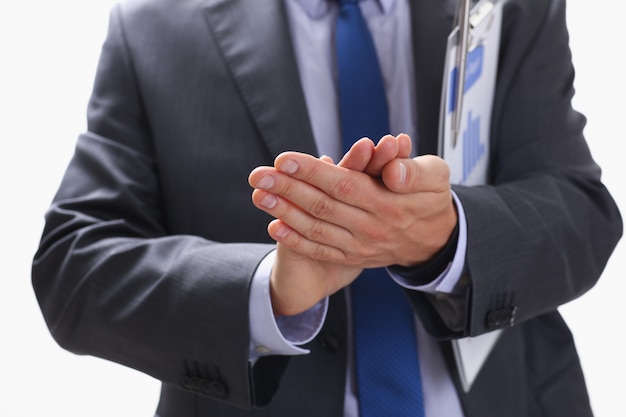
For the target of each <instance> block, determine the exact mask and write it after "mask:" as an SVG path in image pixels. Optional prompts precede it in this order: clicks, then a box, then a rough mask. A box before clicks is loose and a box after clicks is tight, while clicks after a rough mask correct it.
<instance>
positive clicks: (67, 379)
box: [0, 0, 626, 417]
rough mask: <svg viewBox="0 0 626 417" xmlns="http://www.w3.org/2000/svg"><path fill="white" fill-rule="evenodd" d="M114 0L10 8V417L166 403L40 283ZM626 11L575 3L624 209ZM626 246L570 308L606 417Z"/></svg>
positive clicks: (2, 406)
mask: <svg viewBox="0 0 626 417" xmlns="http://www.w3.org/2000/svg"><path fill="white" fill-rule="evenodd" d="M113 3H114V1H113V0H90V1H86V0H56V1H49V0H46V1H44V0H31V1H28V0H22V1H10V0H9V1H5V2H4V3H3V5H2V7H1V8H0V186H1V188H0V189H1V192H2V196H3V197H2V201H1V203H0V381H1V382H0V384H1V386H0V416H3V417H15V416H24V417H36V416H52V417H57V416H64V417H87V416H93V417H97V416H134V417H140V416H145V417H151V416H153V414H154V410H155V408H156V403H157V398H158V391H159V384H158V382H157V381H155V380H154V379H152V378H150V377H148V376H145V375H143V374H140V373H138V372H136V371H132V370H129V369H125V368H123V367H122V366H119V365H115V364H112V363H108V362H106V361H103V360H100V359H96V358H91V357H79V356H76V355H73V354H70V353H68V352H66V351H64V350H62V349H61V348H59V347H58V346H57V345H56V344H55V342H54V341H53V340H52V338H51V337H50V335H49V333H48V331H47V329H46V327H45V324H44V322H43V319H42V317H41V314H40V312H39V308H38V306H37V303H36V300H35V297H34V294H33V291H32V287H31V284H30V262H31V259H32V256H33V254H34V252H35V250H36V247H37V244H38V239H39V236H40V233H41V230H42V228H43V213H44V212H45V210H46V208H47V206H48V204H49V202H50V200H51V199H52V196H53V194H54V192H55V190H56V188H57V187H58V184H59V181H60V179H61V175H62V173H63V171H64V169H65V166H66V164H67V162H68V160H69V158H70V156H71V154H72V151H73V146H74V141H75V140H76V137H77V134H78V133H80V132H81V131H83V130H84V129H85V108H86V104H87V100H88V97H89V93H90V91H91V86H92V81H93V76H94V72H95V68H96V63H97V58H98V55H99V50H100V46H101V44H102V41H103V39H104V35H105V31H106V25H107V21H108V10H109V9H110V7H111V6H112V5H113ZM625 13H626V6H625V5H624V2H623V1H620V0H594V1H582V0H572V1H570V3H569V6H568V19H569V26H570V32H571V46H572V50H573V56H574V63H575V65H576V68H577V78H576V87H577V96H576V99H575V106H576V108H577V109H578V110H580V111H582V112H583V113H585V114H586V115H587V117H588V119H589V123H588V126H587V129H586V134H587V138H588V140H589V144H590V147H591V149H592V152H593V155H594V157H595V159H596V160H597V161H598V162H599V163H600V165H601V166H602V167H603V169H604V180H605V183H606V184H607V186H608V187H609V189H610V190H611V191H612V193H613V195H614V197H615V198H616V200H617V202H618V204H619V206H620V207H621V208H622V210H623V211H624V212H626V187H624V178H625V175H624V172H625V170H624V168H623V165H624V162H623V160H624V159H623V158H624V154H623V153H624V150H625V147H624V145H623V141H624V139H625V137H624V130H625V129H624V127H623V125H624V122H625V121H626V106H625V105H624V99H625V97H626V82H625V81H624V77H625V75H624V74H625V72H624V68H625V67H626V54H625V52H624V51H625V50H626V49H625V46H624V39H625V38H626V36H625V35H626V31H625V29H624V27H625V26H624V24H623V21H624V16H625ZM624 245H625V244H624V243H623V242H622V243H621V244H620V246H619V247H618V249H617V251H616V252H615V254H614V255H613V257H612V259H611V261H610V262H609V265H608V267H607V269H606V271H605V273H604V275H603V277H602V279H601V280H600V282H599V283H598V285H597V286H596V287H595V288H594V289H593V290H592V291H591V292H589V293H588V294H586V295H585V296H583V297H582V298H581V299H579V300H576V301H574V302H572V303H570V304H568V305H566V306H564V307H562V309H561V310H562V312H563V313H564V315H565V317H566V320H567V321H568V323H569V324H570V326H571V328H572V331H573V332H574V336H575V338H576V341H577V344H578V348H579V353H580V356H581V360H582V363H583V367H584V370H585V373H586V376H587V381H588V386H589V391H590V395H591V400H592V405H593V408H594V410H595V412H596V416H597V417H611V416H623V415H626V405H624V393H623V388H624V387H626V382H624V380H623V378H624V376H625V373H626V362H625V360H624V351H625V349H624V348H625V343H624V342H623V337H624V336H623V334H624V333H623V330H622V329H623V327H624V316H625V315H626V313H624V308H623V305H624V304H625V303H626V296H625V294H624V293H625V292H626V281H625V279H624V278H625V271H626V263H625V262H626V260H625V259H624V258H625V256H624V255H625V254H626V249H624ZM320 417H321V416H320ZM486 417H487V416H486ZM489 417H491V416H489ZM501 417H506V416H501Z"/></svg>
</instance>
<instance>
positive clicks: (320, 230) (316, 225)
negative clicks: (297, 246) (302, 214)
mask: <svg viewBox="0 0 626 417" xmlns="http://www.w3.org/2000/svg"><path fill="white" fill-rule="evenodd" d="M325 230H326V229H325V227H324V224H323V223H322V222H321V221H319V220H316V221H314V222H313V224H312V225H311V227H310V228H309V233H308V236H309V238H310V239H311V240H313V241H316V242H319V241H320V240H322V238H323V237H324V236H325V234H326V233H325Z"/></svg>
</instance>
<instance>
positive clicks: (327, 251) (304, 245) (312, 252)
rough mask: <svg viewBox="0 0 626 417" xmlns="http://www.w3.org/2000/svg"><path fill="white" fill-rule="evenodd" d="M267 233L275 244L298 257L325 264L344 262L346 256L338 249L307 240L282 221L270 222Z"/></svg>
mask: <svg viewBox="0 0 626 417" xmlns="http://www.w3.org/2000/svg"><path fill="white" fill-rule="evenodd" d="M267 232H268V234H269V235H270V236H271V238H272V239H274V240H275V241H276V242H278V243H280V244H282V245H285V246H286V247H288V248H289V249H291V250H293V251H294V252H296V253H298V254H300V255H303V256H306V257H309V258H312V259H317V260H320V261H325V262H336V263H339V262H343V261H345V260H346V255H345V253H344V252H343V251H342V250H341V249H340V248H337V247H333V246H329V245H325V244H322V243H319V242H316V241H312V240H309V239H307V238H306V237H305V236H303V235H301V234H300V233H298V232H297V231H296V230H295V229H293V228H291V227H290V226H289V225H288V224H286V223H285V222H283V221H282V220H279V219H276V220H273V221H271V222H270V224H269V225H268V226H267Z"/></svg>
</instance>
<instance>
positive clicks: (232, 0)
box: [204, 0, 317, 156]
mask: <svg viewBox="0 0 626 417" xmlns="http://www.w3.org/2000/svg"><path fill="white" fill-rule="evenodd" d="M204 11H205V15H206V20H207V22H208V24H209V27H210V29H211V32H212V34H213V36H214V38H215V42H216V43H217V44H218V46H219V48H220V49H221V51H222V54H223V56H224V60H225V61H226V65H227V66H228V68H229V70H230V72H231V74H232V77H233V78H234V80H235V83H236V85H237V87H238V89H239V92H240V94H241V96H242V98H243V100H244V101H245V103H246V104H247V106H248V109H249V110H250V114H251V116H252V118H253V119H254V121H255V123H256V126H257V128H258V130H259V132H260V133H261V135H262V137H263V138H264V140H265V142H266V143H267V146H268V148H269V150H270V153H271V154H272V155H273V156H275V155H277V154H279V153H280V152H283V151H285V150H298V151H302V152H307V153H310V154H316V153H317V150H316V146H315V141H314V138H313V132H312V129H311V123H310V121H309V118H308V113H307V110H306V102H305V100H304V93H303V91H302V86H301V84H300V77H299V73H298V68H297V64H296V60H295V56H294V52H293V47H292V44H291V35H290V33H289V28H288V23H287V18H286V15H285V10H284V4H283V1H282V0H262V1H261V0H254V1H247V0H205V10H204Z"/></svg>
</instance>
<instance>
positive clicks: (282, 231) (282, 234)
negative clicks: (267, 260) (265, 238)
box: [275, 226, 289, 239]
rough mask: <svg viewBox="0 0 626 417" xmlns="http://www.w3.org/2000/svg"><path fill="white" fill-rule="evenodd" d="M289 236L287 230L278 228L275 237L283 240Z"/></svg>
mask: <svg viewBox="0 0 626 417" xmlns="http://www.w3.org/2000/svg"><path fill="white" fill-rule="evenodd" d="M288 234H289V229H288V228H286V227H284V226H283V227H279V228H278V230H276V234H275V235H276V237H277V238H279V239H284V238H285V237H287V235H288Z"/></svg>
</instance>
